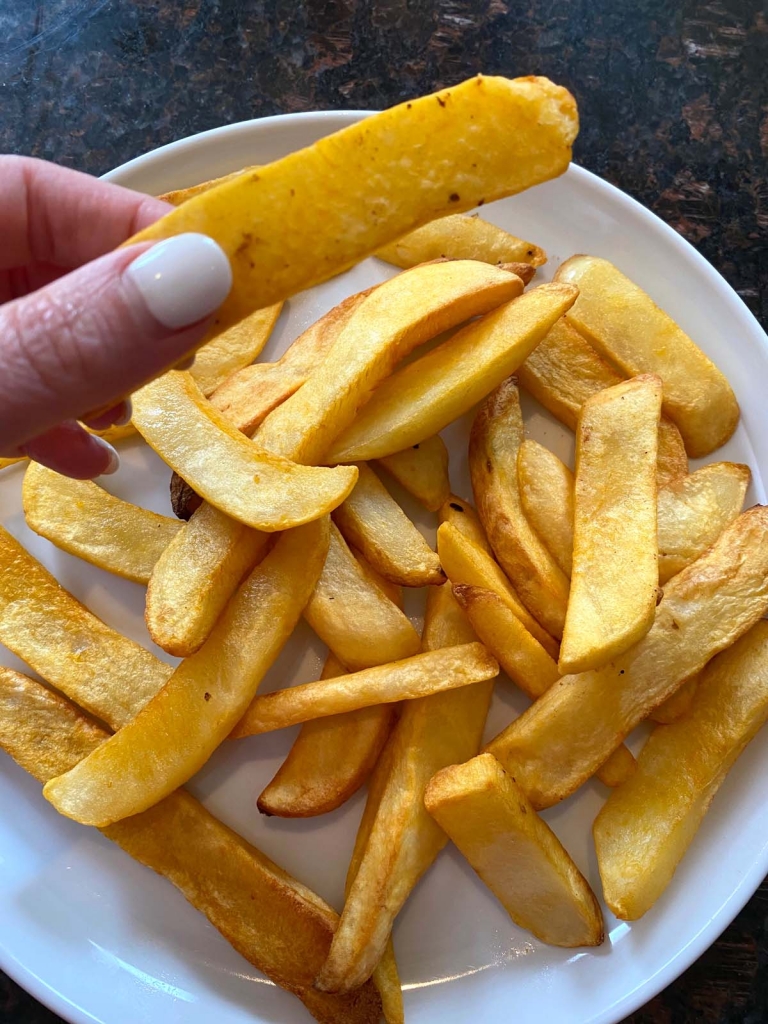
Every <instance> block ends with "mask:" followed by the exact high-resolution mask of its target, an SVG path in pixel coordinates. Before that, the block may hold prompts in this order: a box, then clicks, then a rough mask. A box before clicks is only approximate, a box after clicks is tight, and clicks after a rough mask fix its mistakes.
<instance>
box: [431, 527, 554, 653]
mask: <svg viewBox="0 0 768 1024" xmlns="http://www.w3.org/2000/svg"><path fill="white" fill-rule="evenodd" d="M437 553H438V555H439V556H440V564H441V565H442V567H443V569H444V571H445V574H446V576H447V577H448V579H449V580H450V581H451V583H453V584H462V583H464V584H466V585H467V586H470V587H485V588H486V589H487V590H493V591H494V592H495V593H496V594H498V595H499V597H501V598H502V600H503V601H505V602H506V603H507V604H508V605H509V607H510V608H511V609H512V611H513V612H514V613H515V615H516V616H517V617H518V618H519V619H520V621H521V622H522V623H523V625H524V626H525V628H526V629H527V630H528V632H529V633H531V635H532V636H535V637H536V639H537V640H538V641H539V643H540V644H541V645H542V647H543V648H544V649H545V650H546V651H548V652H549V653H550V654H551V655H552V657H555V658H556V657H557V653H558V645H557V641H556V640H555V639H554V638H553V637H551V636H550V635H549V633H547V631H546V630H545V629H544V628H543V627H542V626H540V625H539V623H538V622H537V621H536V619H534V617H533V616H532V615H531V613H530V612H529V611H528V609H527V608H526V607H525V605H524V604H523V603H522V601H521V600H520V598H519V597H518V595H517V591H516V590H515V588H514V587H513V586H512V584H511V583H510V582H509V580H508V579H507V577H506V576H505V575H504V573H503V571H502V569H501V567H500V566H499V565H498V563H497V562H495V561H494V559H493V556H492V555H490V554H489V553H488V552H487V551H486V550H485V549H483V548H481V547H479V546H478V545H477V544H475V543H474V542H473V541H472V540H470V539H469V537H468V536H467V535H466V533H464V532H463V531H461V530H459V529H458V528H457V527H455V526H454V525H453V524H452V523H450V522H445V523H442V524H441V525H440V526H439V527H438V530H437Z"/></svg>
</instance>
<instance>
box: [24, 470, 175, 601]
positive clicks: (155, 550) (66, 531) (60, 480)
mask: <svg viewBox="0 0 768 1024" xmlns="http://www.w3.org/2000/svg"><path fill="white" fill-rule="evenodd" d="M21 497H22V502H23V505H24V517H25V519H26V520H27V526H29V528H30V529H31V530H34V531H35V533H39V534H40V536H41V537H45V538H46V539H47V540H49V541H51V543H53V544H55V545H56V547H59V548H62V549H63V550H64V551H68V552H69V553H70V554H71V555H77V556H78V557H79V558H83V559H85V561H86V562H91V563H92V564H93V565H98V566H99V568H101V569H106V570H107V572H112V573H115V575H116V576H124V577H125V578H126V579H128V580H133V581H134V582H135V583H147V582H148V581H149V578H150V576H151V575H152V570H153V569H154V567H155V564H156V562H157V560H158V558H159V557H160V556H161V555H162V553H163V551H164V550H165V549H166V548H167V547H168V545H169V544H170V542H171V541H172V540H173V538H174V537H175V536H176V535H177V534H178V532H179V530H181V529H182V525H181V523H180V522H179V521H178V520H176V519H169V518H168V517H167V516H159V515H157V513H155V512H149V511H148V510H147V509H145V508H139V507H138V505H131V504H130V503H129V502H127V501H121V500H120V499H119V498H115V497H114V496H113V495H112V494H109V493H108V492H107V491H105V490H104V488H103V487H99V486H98V485H97V484H95V483H93V482H92V481H90V480H72V479H70V477H66V476H61V475H60V474H59V473H54V472H53V470H52V469H46V468H45V466H40V465H38V463H36V462H30V464H29V466H28V467H27V471H26V473H25V474H24V483H23V485H22V492H21Z"/></svg>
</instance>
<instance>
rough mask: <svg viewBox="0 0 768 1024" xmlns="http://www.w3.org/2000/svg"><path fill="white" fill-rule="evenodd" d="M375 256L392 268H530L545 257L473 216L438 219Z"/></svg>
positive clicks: (540, 251)
mask: <svg viewBox="0 0 768 1024" xmlns="http://www.w3.org/2000/svg"><path fill="white" fill-rule="evenodd" d="M375 255H376V256H378V257H379V259H380V260H385V261H386V262H387V263H392V264H394V265H395V266H396V267H415V266H416V264H417V263H426V262H427V261H428V260H436V259H453V260H482V262H483V263H514V262H520V263H529V264H531V265H532V266H534V267H540V266H541V265H542V264H543V263H546V262H547V255H546V253H545V252H544V250H543V249H540V248H539V247H538V245H534V244H533V243H532V242H525V241H524V240H523V239H522V238H515V236H514V235H510V234H509V233H508V232H507V231H504V230H502V229H501V228H497V227H496V225H495V224H490V223H489V222H488V221H487V220H482V219H481V218H480V217H478V216H477V214H474V215H472V216H469V217H464V216H462V215H461V214H450V215H449V216H448V217H440V219H439V220H433V221H431V222H430V223H429V224H425V225H424V226H423V227H421V228H416V230H415V231H411V232H409V233H408V234H407V235H405V236H404V237H403V238H400V239H399V240H398V241H397V242H390V244H389V245H385V246H382V248H381V249H377V251H376V253H375Z"/></svg>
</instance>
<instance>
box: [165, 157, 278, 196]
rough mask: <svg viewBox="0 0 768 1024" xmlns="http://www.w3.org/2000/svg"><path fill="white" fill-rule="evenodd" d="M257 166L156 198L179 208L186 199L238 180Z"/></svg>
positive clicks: (256, 168)
mask: <svg viewBox="0 0 768 1024" xmlns="http://www.w3.org/2000/svg"><path fill="white" fill-rule="evenodd" d="M258 169H259V168H258V165H257V164H252V165H250V166H248V167H243V168H241V169H240V170H239V171H232V172H231V173H230V174H223V175H222V176H221V177H220V178H211V179H210V181H201V182H200V183H199V184H197V185H190V186H189V187H188V188H178V189H173V190H172V191H171V192H163V194H162V195H160V196H158V197H157V198H158V199H162V200H163V202H165V203H170V204H171V206H181V204H182V203H186V201H187V200H188V199H194V198H195V196H201V195H202V194H203V192H210V190H211V189H212V188H216V186H217V185H223V184H224V183H225V182H227V181H233V180H234V179H235V178H238V177H239V176H240V175H241V174H246V173H247V172H248V171H257V170H258Z"/></svg>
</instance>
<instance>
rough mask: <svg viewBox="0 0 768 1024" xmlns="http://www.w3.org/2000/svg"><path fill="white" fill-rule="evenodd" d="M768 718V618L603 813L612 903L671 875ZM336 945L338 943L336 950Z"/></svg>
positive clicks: (708, 680)
mask: <svg viewBox="0 0 768 1024" xmlns="http://www.w3.org/2000/svg"><path fill="white" fill-rule="evenodd" d="M766 720H768V622H758V623H757V624H756V625H754V626H753V627H752V629H750V631H749V632H748V633H747V634H746V635H745V636H743V637H742V638H741V639H740V640H738V641H737V642H736V643H735V644H734V645H733V647H731V648H730V649H729V650H727V651H723V652H722V654H718V656H717V657H716V658H714V659H713V660H712V661H710V663H709V664H708V665H707V667H706V668H705V669H704V671H703V672H702V673H701V676H700V678H699V686H698V691H697V694H696V702H695V703H694V705H693V707H692V709H691V711H690V712H689V714H687V715H686V716H685V718H682V719H680V721H678V722H674V723H673V724H672V725H666V726H661V727H660V728H658V729H656V730H655V731H654V732H653V733H652V734H651V737H650V739H649V740H648V742H647V743H646V744H645V746H644V747H643V749H642V752H641V754H640V757H639V758H638V763H637V774H636V775H635V776H634V778H632V779H630V780H629V781H628V782H627V783H626V784H625V785H623V786H621V787H619V789H617V790H616V792H615V793H612V794H611V796H610V797H609V798H608V800H607V802H606V803H605V805H604V807H603V808H602V810H601V811H600V813H599V814H598V816H597V818H596V819H595V824H594V829H593V832H594V837H595V848H596V850H597V863H598V867H599V868H600V877H601V879H602V881H603V892H604V893H605V900H606V903H607V904H608V906H609V907H610V908H611V910H612V911H613V912H614V914H616V916H617V917H619V918H622V919H624V920H625V921H635V920H637V918H639V917H642V915H643V914H645V913H646V911H648V910H650V908H651V907H652V906H653V904H654V903H655V902H656V900H658V899H659V897H660V896H661V894H662V893H663V892H664V890H665V889H666V888H667V886H668V885H669V883H670V882H671V881H672V877H673V875H674V873H675V870H676V869H677V866H678V864H679V863H680V861H681V859H682V857H683V855H684V854H685V851H686V850H687V849H688V847H689V846H690V844H691V842H692V841H693V839H694V837H695V835H696V832H697V830H698V828H699V826H700V824H701V822H702V819H703V818H704V815H705V814H706V813H707V810H708V809H709V805H710V803H711V802H712V799H713V797H714V796H715V794H716V793H717V791H718V789H719V788H720V786H721V784H722V783H723V781H724V779H725V776H726V775H727V773H728V772H729V771H730V769H731V768H732V767H733V765H734V763H735V761H736V759H737V758H738V757H739V755H740V754H741V753H742V751H743V750H744V748H745V747H746V746H747V744H748V743H749V741H750V740H751V739H753V737H754V736H755V735H756V734H757V732H758V730H759V729H761V728H762V726H763V725H764V724H765V722H766ZM331 948H333V946H332V947H331Z"/></svg>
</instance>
